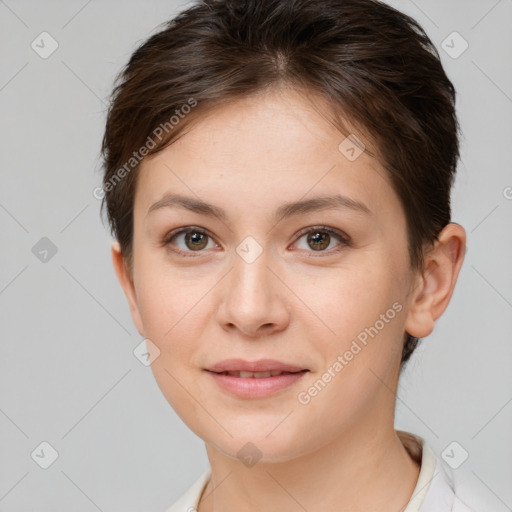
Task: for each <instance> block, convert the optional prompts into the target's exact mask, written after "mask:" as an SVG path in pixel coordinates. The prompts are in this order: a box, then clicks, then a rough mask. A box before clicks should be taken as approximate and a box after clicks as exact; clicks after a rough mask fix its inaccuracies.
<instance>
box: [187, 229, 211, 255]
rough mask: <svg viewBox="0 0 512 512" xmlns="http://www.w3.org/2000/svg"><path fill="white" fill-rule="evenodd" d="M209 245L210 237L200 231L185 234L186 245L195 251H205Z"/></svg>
mask: <svg viewBox="0 0 512 512" xmlns="http://www.w3.org/2000/svg"><path fill="white" fill-rule="evenodd" d="M207 243H208V235H206V234H205V233H200V232H199V231H189V232H188V233H186V234H185V245H186V246H187V247H188V248H189V249H191V250H193V251H198V250H200V249H204V248H205V247H206V245H207Z"/></svg>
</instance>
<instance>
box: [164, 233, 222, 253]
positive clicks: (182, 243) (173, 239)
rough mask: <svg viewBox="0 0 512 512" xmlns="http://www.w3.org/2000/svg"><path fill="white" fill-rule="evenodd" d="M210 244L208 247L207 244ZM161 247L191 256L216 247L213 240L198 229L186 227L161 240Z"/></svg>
mask: <svg viewBox="0 0 512 512" xmlns="http://www.w3.org/2000/svg"><path fill="white" fill-rule="evenodd" d="M209 243H210V246H208V244H209ZM163 245H164V246H166V247H168V248H169V249H170V250H172V251H173V252H177V253H181V254H183V255H186V256H191V255H192V254H190V253H194V252H196V253H200V252H205V251H204V249H207V248H212V247H216V244H215V243H214V242H213V239H212V238H211V237H210V235H208V233H206V232H205V231H203V230H202V229H199V228H194V227H188V228H184V229H178V230H176V231H173V232H171V233H169V234H168V235H167V236H166V237H165V238H164V240H163Z"/></svg>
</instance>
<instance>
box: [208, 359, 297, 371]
mask: <svg viewBox="0 0 512 512" xmlns="http://www.w3.org/2000/svg"><path fill="white" fill-rule="evenodd" d="M206 370H208V371H210V372H215V373H222V372H237V371H241V372H269V371H281V372H301V371H303V370H306V368H301V367H299V366H295V365H292V364H287V363H283V362H282V361H276V360H275V359H259V360H257V361H245V360H244V359H225V360H224V361H220V362H219V363H216V364H214V365H213V366H210V367H209V368H206Z"/></svg>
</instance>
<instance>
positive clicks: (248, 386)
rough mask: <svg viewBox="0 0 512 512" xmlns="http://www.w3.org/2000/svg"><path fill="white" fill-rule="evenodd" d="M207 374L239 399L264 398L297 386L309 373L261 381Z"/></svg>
mask: <svg viewBox="0 0 512 512" xmlns="http://www.w3.org/2000/svg"><path fill="white" fill-rule="evenodd" d="M207 373H208V374H210V375H211V376H212V377H213V379H214V380H215V382H216V383H217V384H218V385H219V386H220V387H221V388H222V389H224V390H225V391H227V392H228V393H231V394H233V395H235V396H237V397H239V398H263V397H267V396H270V395H273V394H274V393H277V392H278V391H280V390H281V389H284V388H287V387H288V386H291V385H292V384H295V383H296V382H298V381H299V380H300V379H301V378H302V377H303V376H304V374H305V373H307V370H304V371H302V372H297V373H284V374H281V375H276V376H275V377H263V378H261V379H255V378H254V377H250V378H242V377H233V376H232V375H221V374H220V373H214V372H210V371H207Z"/></svg>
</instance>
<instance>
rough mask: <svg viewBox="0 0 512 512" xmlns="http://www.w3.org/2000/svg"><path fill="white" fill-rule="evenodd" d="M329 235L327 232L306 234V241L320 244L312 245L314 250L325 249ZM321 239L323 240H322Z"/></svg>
mask: <svg viewBox="0 0 512 512" xmlns="http://www.w3.org/2000/svg"><path fill="white" fill-rule="evenodd" d="M329 239H330V235H329V234H328V233H320V232H316V233H314V234H310V235H309V236H308V242H312V243H313V244H320V246H318V245H317V246H316V247H312V248H313V249H314V250H320V249H325V248H326V247H328V246H329ZM322 240H323V241H322Z"/></svg>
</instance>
